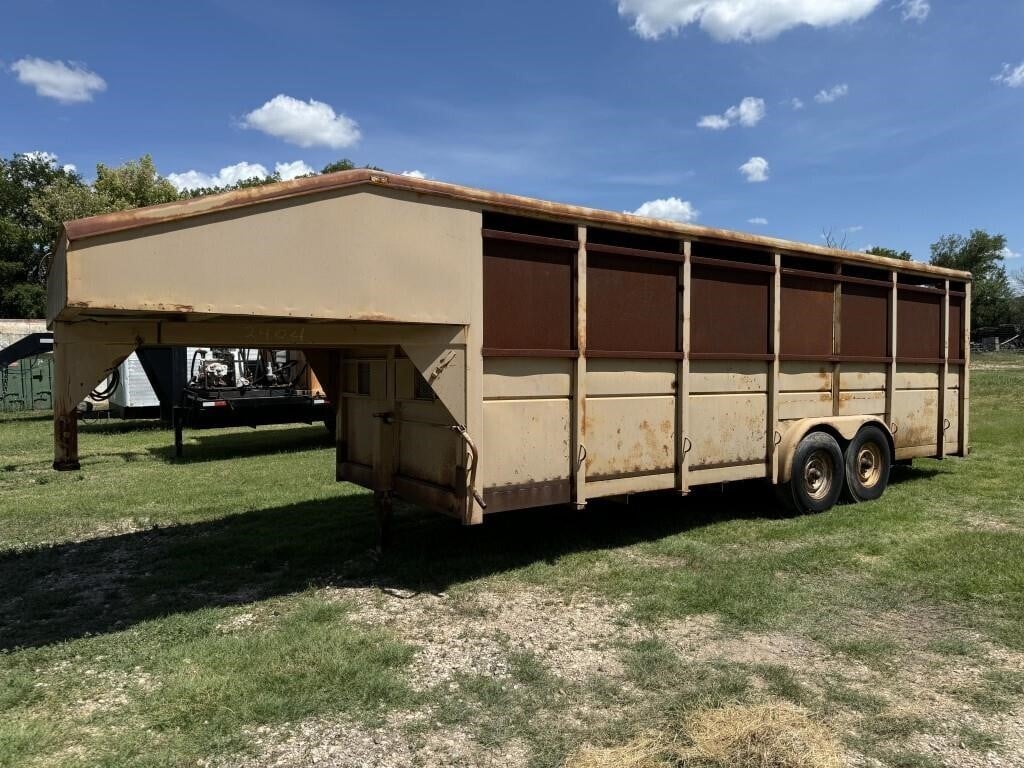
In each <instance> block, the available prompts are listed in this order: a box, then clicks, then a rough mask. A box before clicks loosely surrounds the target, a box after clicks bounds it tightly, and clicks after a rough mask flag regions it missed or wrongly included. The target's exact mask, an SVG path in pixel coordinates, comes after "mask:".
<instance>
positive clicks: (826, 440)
mask: <svg viewBox="0 0 1024 768" xmlns="http://www.w3.org/2000/svg"><path fill="white" fill-rule="evenodd" d="M844 467H845V462H844V458H843V452H842V451H841V450H840V449H839V443H837V442H836V439H835V438H834V437H832V435H829V434H827V433H825V432H811V433H810V434H808V435H807V436H805V437H804V439H803V440H801V441H800V443H799V444H798V445H797V447H796V451H794V452H793V472H792V476H791V477H790V480H789V482H788V483H786V484H785V485H782V486H779V488H778V490H779V496H780V498H781V499H782V500H783V502H784V503H785V504H786V506H788V507H789V508H790V509H792V510H793V511H794V512H798V513H800V514H805V513H807V512H825V511H826V510H829V509H831V508H832V507H833V506H835V503H836V502H837V501H838V500H839V497H840V495H841V494H842V492H843V486H844V485H845V483H844V480H843V475H844V474H845V472H844Z"/></svg>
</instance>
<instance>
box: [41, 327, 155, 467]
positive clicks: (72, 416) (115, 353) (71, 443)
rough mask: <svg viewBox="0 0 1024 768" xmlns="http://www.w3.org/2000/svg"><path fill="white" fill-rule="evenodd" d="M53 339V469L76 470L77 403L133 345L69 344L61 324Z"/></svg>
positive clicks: (125, 355)
mask: <svg viewBox="0 0 1024 768" xmlns="http://www.w3.org/2000/svg"><path fill="white" fill-rule="evenodd" d="M53 337H54V343H53V354H54V364H55V372H54V373H55V375H54V381H53V468H54V469H56V470H61V471H64V470H76V469H80V468H81V467H80V464H79V463H78V404H79V403H80V402H82V400H84V399H85V397H86V396H87V395H88V394H89V392H91V391H92V390H93V389H94V388H95V387H96V385H97V384H99V383H100V382H101V381H103V379H104V378H106V377H107V376H108V375H109V374H110V373H111V372H112V371H113V370H114V369H115V368H117V366H119V365H120V364H121V363H122V362H123V361H124V359H125V358H126V357H128V355H130V354H131V353H132V352H134V351H135V348H136V345H135V344H134V343H115V344H104V343H101V342H92V341H68V340H67V339H66V336H65V333H64V324H63V323H55V324H54V329H53Z"/></svg>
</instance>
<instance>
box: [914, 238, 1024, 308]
mask: <svg viewBox="0 0 1024 768" xmlns="http://www.w3.org/2000/svg"><path fill="white" fill-rule="evenodd" d="M1005 252H1006V237H1005V236H1004V235H990V234H989V233H988V232H986V231H985V230H983V229H975V230H972V231H971V234H970V235H969V236H967V237H964V236H963V235H944V236H942V237H940V238H939V240H938V241H937V242H935V243H932V258H931V263H932V264H934V265H935V266H937V267H948V268H950V269H962V270H966V271H968V272H970V273H972V275H973V276H974V280H973V282H972V285H971V327H972V328H984V327H986V326H992V325H1000V324H1002V323H1009V322H1012V319H1013V288H1012V287H1011V285H1010V280H1009V278H1008V277H1007V275H1006V267H1005V266H1004V264H1003V257H1004V253H1005Z"/></svg>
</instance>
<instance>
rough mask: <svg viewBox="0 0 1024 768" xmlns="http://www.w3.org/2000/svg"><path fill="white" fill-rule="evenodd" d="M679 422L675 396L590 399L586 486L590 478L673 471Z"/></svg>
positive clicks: (587, 425) (587, 419) (587, 426)
mask: <svg viewBox="0 0 1024 768" xmlns="http://www.w3.org/2000/svg"><path fill="white" fill-rule="evenodd" d="M588 374H589V371H588ZM588 383H589V382H588ZM675 421H676V410H675V398H674V397H673V396H672V395H663V396H657V397H588V398H587V417H586V428H585V430H584V431H585V433H586V436H587V440H586V446H587V462H586V472H587V484H588V485H587V487H588V488H589V487H590V485H589V484H590V482H591V479H599V478H602V477H617V476H620V475H629V474H638V473H652V472H660V471H666V470H667V471H670V472H672V471H674V470H675V440H676V432H675Z"/></svg>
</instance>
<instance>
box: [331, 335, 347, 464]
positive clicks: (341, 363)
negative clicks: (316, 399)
mask: <svg viewBox="0 0 1024 768" xmlns="http://www.w3.org/2000/svg"><path fill="white" fill-rule="evenodd" d="M337 364H338V365H337V368H338V369H337V371H336V372H335V376H337V377H338V396H337V399H336V401H335V403H334V450H335V466H336V467H337V479H338V480H342V479H343V478H342V475H341V466H342V464H345V463H346V462H347V461H348V396H347V395H346V392H347V391H348V387H346V386H345V382H346V378H347V377H346V375H345V374H346V372H347V365H348V363H346V362H345V353H344V352H341V351H340V352H338V360H337Z"/></svg>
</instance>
